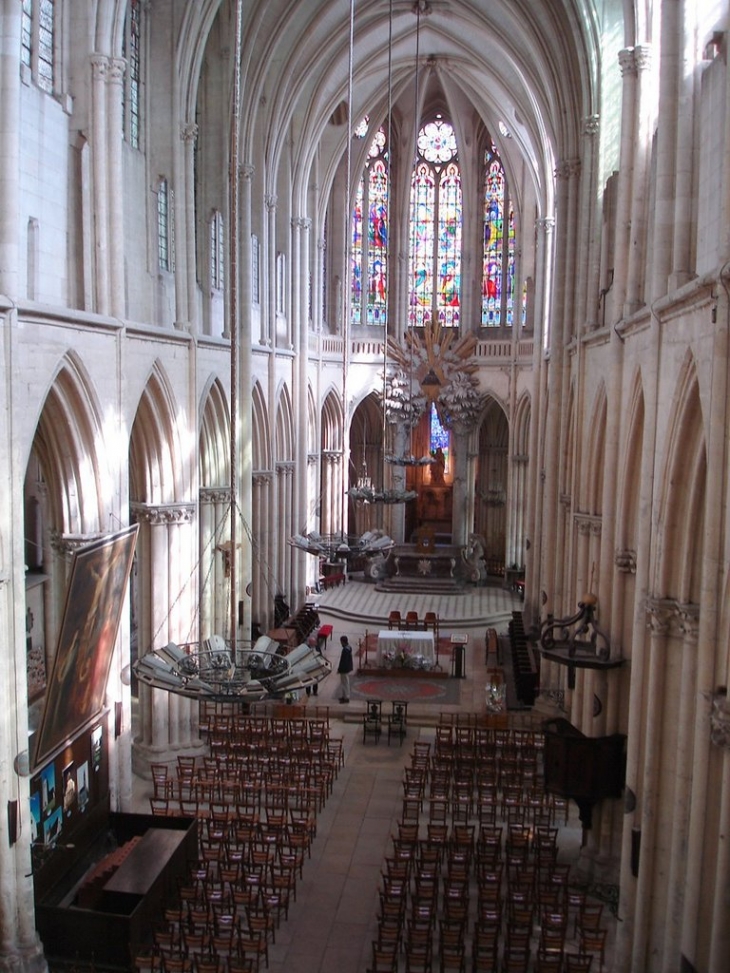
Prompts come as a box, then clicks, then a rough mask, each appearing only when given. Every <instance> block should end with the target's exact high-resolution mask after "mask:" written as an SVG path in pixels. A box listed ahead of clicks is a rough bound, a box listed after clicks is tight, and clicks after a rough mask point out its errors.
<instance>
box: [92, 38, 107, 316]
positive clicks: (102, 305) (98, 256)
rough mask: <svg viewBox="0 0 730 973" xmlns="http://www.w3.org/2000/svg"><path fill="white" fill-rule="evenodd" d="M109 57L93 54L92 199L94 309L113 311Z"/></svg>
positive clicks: (105, 311)
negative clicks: (108, 127) (108, 94)
mask: <svg viewBox="0 0 730 973" xmlns="http://www.w3.org/2000/svg"><path fill="white" fill-rule="evenodd" d="M108 70H109V59H108V58H107V57H105V56H104V55H103V54H92V56H91V133H92V134H91V148H92V162H91V170H92V186H93V189H92V198H93V207H94V210H93V211H94V227H93V233H94V272H93V280H94V281H95V283H96V287H95V290H94V308H93V309H94V310H95V311H96V312H97V314H110V313H111V302H110V298H109V286H110V285H109V186H108V184H107V174H108V165H107V155H108V151H107V148H108V146H107V117H106V116H107V93H106V78H107V72H108Z"/></svg>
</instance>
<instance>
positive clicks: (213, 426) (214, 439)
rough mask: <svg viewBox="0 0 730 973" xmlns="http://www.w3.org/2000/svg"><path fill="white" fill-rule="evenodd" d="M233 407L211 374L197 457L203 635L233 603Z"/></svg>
mask: <svg viewBox="0 0 730 973" xmlns="http://www.w3.org/2000/svg"><path fill="white" fill-rule="evenodd" d="M229 414H230V413H229V409H228V402H227V400H226V394H225V391H224V389H223V386H222V384H221V382H220V380H219V379H214V380H212V381H211V382H210V383H209V385H208V388H207V390H206V393H205V395H204V397H203V401H202V404H201V410H200V433H199V436H198V461H199V469H200V472H199V479H200V503H199V514H198V523H199V535H198V547H199V563H200V606H199V607H200V629H201V632H202V633H203V635H204V636H207V635H208V634H210V633H212V632H222V631H226V628H227V615H228V613H229V604H228V600H229V599H228V597H227V588H228V585H227V578H228V576H229V569H228V562H227V560H226V557H227V556H226V555H224V554H223V553H222V546H221V545H223V544H225V541H226V540H228V539H229V538H230V517H231V509H232V507H231V495H230V485H231V482H230V481H231V476H230V472H231V465H230V455H231V444H230V422H229Z"/></svg>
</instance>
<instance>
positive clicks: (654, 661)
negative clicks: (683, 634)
mask: <svg viewBox="0 0 730 973" xmlns="http://www.w3.org/2000/svg"><path fill="white" fill-rule="evenodd" d="M647 611H648V623H649V626H650V630H651V634H650V644H649V659H648V666H647V675H648V681H647V687H646V688H647V692H646V708H645V711H644V714H643V717H644V733H643V740H644V765H643V773H642V781H641V807H640V811H639V820H640V825H641V827H640V832H641V865H640V868H639V875H638V878H637V881H636V899H635V908H634V916H633V920H634V935H633V948H632V955H631V965H630V967H629V968H628V969H630V970H631V973H640V971H644V970H645V969H646V963H647V958H648V957H647V949H648V946H649V942H648V930H649V925H650V918H651V902H652V897H651V894H650V890H651V884H652V881H653V874H654V859H655V837H656V835H655V832H656V827H657V821H658V820H659V814H658V808H657V801H658V785H659V770H660V756H661V737H662V716H663V701H664V666H665V662H666V653H667V642H668V640H669V635H670V627H671V622H672V615H673V613H674V604H673V603H672V602H670V601H664V600H661V599H650V600H649V602H648V604H647ZM634 706H635V707H637V708H638V706H639V703H638V700H634Z"/></svg>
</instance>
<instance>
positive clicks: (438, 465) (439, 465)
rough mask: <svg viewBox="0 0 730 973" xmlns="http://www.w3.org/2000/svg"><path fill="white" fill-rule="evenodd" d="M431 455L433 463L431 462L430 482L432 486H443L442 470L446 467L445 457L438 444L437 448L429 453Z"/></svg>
mask: <svg viewBox="0 0 730 973" xmlns="http://www.w3.org/2000/svg"><path fill="white" fill-rule="evenodd" d="M431 455H432V456H433V463H431V483H432V484H433V485H434V486H443V485H444V470H445V469H446V457H445V456H444V451H443V449H441V447H440V446H439V447H438V449H436V450H434V451H433V452H432V453H431Z"/></svg>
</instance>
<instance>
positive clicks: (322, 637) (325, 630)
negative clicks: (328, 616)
mask: <svg viewBox="0 0 730 973" xmlns="http://www.w3.org/2000/svg"><path fill="white" fill-rule="evenodd" d="M331 635H332V626H331V625H320V627H319V631H318V632H317V648H318V649H319V650H320V652H321V651H322V646H321V644H320V643H321V642H324V647H325V649H326V648H327V639H328V638H329V637H330V636H331Z"/></svg>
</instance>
